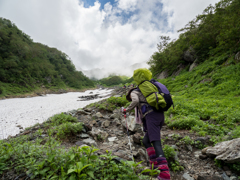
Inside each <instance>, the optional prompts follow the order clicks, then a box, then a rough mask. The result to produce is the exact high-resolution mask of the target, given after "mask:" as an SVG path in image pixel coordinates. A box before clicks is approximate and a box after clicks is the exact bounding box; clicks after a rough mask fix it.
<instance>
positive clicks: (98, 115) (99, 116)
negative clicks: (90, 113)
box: [95, 112, 103, 118]
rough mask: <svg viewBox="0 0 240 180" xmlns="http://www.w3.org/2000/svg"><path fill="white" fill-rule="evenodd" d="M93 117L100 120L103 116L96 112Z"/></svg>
mask: <svg viewBox="0 0 240 180" xmlns="http://www.w3.org/2000/svg"><path fill="white" fill-rule="evenodd" d="M95 116H96V117H98V118H102V117H103V115H102V114H101V113H100V112H97V113H96V114H95Z"/></svg>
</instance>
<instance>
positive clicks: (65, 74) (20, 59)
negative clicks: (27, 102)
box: [0, 18, 94, 96]
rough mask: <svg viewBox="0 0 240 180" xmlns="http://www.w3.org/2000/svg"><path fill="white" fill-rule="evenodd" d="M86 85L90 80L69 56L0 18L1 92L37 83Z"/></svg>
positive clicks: (28, 89)
mask: <svg viewBox="0 0 240 180" xmlns="http://www.w3.org/2000/svg"><path fill="white" fill-rule="evenodd" d="M42 86H43V87H46V88H50V89H60V88H63V89H65V88H67V87H70V88H75V89H81V88H87V87H93V86H94V84H93V82H92V81H91V80H90V79H88V78H87V77H86V76H84V75H83V73H82V72H81V71H76V69H75V66H74V65H73V64H72V62H71V61H70V59H69V57H68V56H67V55H66V54H65V53H63V52H61V51H59V50H57V49H56V48H50V47H48V46H46V45H43V44H40V43H35V42H33V40H32V39H31V38H30V37H29V36H28V35H27V34H25V33H24V32H22V31H21V30H19V29H18V28H17V27H16V25H14V24H13V23H12V22H11V21H9V20H7V19H3V18H0V94H2V95H1V96H3V94H4V95H7V94H16V93H26V92H31V91H33V90H34V89H37V88H39V87H42Z"/></svg>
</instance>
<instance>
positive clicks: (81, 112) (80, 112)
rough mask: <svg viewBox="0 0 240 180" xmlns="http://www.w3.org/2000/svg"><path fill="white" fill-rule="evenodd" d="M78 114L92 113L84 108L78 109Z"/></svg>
mask: <svg viewBox="0 0 240 180" xmlns="http://www.w3.org/2000/svg"><path fill="white" fill-rule="evenodd" d="M77 114H83V115H90V114H91V113H89V112H86V111H84V110H82V109H78V110H77Z"/></svg>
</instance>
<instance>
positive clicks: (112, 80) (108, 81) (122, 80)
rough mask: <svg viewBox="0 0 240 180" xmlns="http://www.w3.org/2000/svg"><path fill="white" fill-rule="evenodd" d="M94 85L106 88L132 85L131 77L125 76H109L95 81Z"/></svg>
mask: <svg viewBox="0 0 240 180" xmlns="http://www.w3.org/2000/svg"><path fill="white" fill-rule="evenodd" d="M95 83H96V84H100V85H103V86H106V87H110V86H117V85H124V84H125V85H130V84H131V83H134V81H133V77H131V78H129V77H127V76H115V75H110V76H109V77H107V78H103V79H100V80H97V81H95Z"/></svg>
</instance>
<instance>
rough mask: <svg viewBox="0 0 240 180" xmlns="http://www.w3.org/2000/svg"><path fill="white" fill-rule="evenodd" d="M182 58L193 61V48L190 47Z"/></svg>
mask: <svg viewBox="0 0 240 180" xmlns="http://www.w3.org/2000/svg"><path fill="white" fill-rule="evenodd" d="M183 59H184V60H185V61H187V62H194V61H195V59H196V58H195V50H194V49H193V48H192V47H190V48H189V49H188V50H187V51H185V52H184V54H183Z"/></svg>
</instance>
